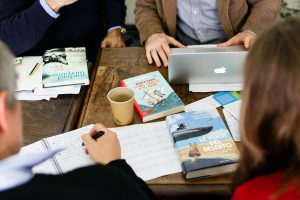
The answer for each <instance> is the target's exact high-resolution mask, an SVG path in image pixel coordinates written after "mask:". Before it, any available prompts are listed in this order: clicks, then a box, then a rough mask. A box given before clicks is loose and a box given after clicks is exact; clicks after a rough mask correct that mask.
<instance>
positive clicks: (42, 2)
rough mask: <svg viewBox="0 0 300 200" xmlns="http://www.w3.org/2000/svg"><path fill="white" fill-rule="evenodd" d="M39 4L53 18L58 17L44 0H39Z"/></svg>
mask: <svg viewBox="0 0 300 200" xmlns="http://www.w3.org/2000/svg"><path fill="white" fill-rule="evenodd" d="M40 4H41V6H42V7H43V8H44V10H45V11H46V12H47V13H48V15H50V16H51V17H53V18H58V17H59V14H58V13H56V12H54V11H53V10H52V9H51V8H50V7H49V5H48V4H47V2H46V0H40Z"/></svg>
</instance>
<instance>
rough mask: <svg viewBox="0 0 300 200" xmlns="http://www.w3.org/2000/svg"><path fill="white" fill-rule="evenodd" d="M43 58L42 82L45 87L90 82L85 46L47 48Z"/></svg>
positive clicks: (86, 83)
mask: <svg viewBox="0 0 300 200" xmlns="http://www.w3.org/2000/svg"><path fill="white" fill-rule="evenodd" d="M42 59H43V67H42V82H43V86H44V87H54V86H63V85H76V84H78V85H88V84H89V75H88V68H87V59H86V50H85V48H84V47H78V48H57V49H51V50H47V51H46V52H45V54H44V55H43V57H42Z"/></svg>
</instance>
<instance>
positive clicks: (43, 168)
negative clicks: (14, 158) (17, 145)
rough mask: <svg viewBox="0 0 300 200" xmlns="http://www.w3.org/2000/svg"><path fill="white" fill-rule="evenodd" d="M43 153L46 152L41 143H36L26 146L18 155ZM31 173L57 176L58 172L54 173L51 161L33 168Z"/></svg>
mask: <svg viewBox="0 0 300 200" xmlns="http://www.w3.org/2000/svg"><path fill="white" fill-rule="evenodd" d="M45 151H47V150H46V149H45V147H44V146H43V144H42V142H41V141H38V142H35V143H32V144H30V145H27V146H25V147H23V148H21V151H20V153H22V154H28V155H30V154H32V153H42V152H45ZM32 171H33V173H35V174H57V173H58V171H56V169H55V167H54V165H53V163H52V162H51V160H47V161H45V162H43V163H41V164H39V165H37V166H35V167H34V168H33V169H32Z"/></svg>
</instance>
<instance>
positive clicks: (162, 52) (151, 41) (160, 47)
mask: <svg viewBox="0 0 300 200" xmlns="http://www.w3.org/2000/svg"><path fill="white" fill-rule="evenodd" d="M169 45H174V46H176V47H179V48H184V47H185V46H184V45H183V44H181V43H180V42H178V41H177V40H175V39H174V38H172V37H170V36H167V35H166V34H164V33H155V34H153V35H151V36H150V37H148V39H147V41H146V44H145V48H146V57H147V60H148V63H149V64H152V63H153V60H154V62H155V64H156V66H157V67H160V66H161V61H162V62H163V65H164V66H165V67H167V66H168V57H169V54H170V53H171V49H170V47H169Z"/></svg>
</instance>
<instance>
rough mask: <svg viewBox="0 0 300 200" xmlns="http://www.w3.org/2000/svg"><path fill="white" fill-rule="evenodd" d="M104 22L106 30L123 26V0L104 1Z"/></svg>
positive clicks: (124, 9) (124, 14)
mask: <svg viewBox="0 0 300 200" xmlns="http://www.w3.org/2000/svg"><path fill="white" fill-rule="evenodd" d="M103 9H104V10H103V13H104V21H105V23H106V25H107V28H108V29H109V28H112V27H116V26H124V24H125V16H126V7H125V1H124V0H105V1H104V8H103Z"/></svg>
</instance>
